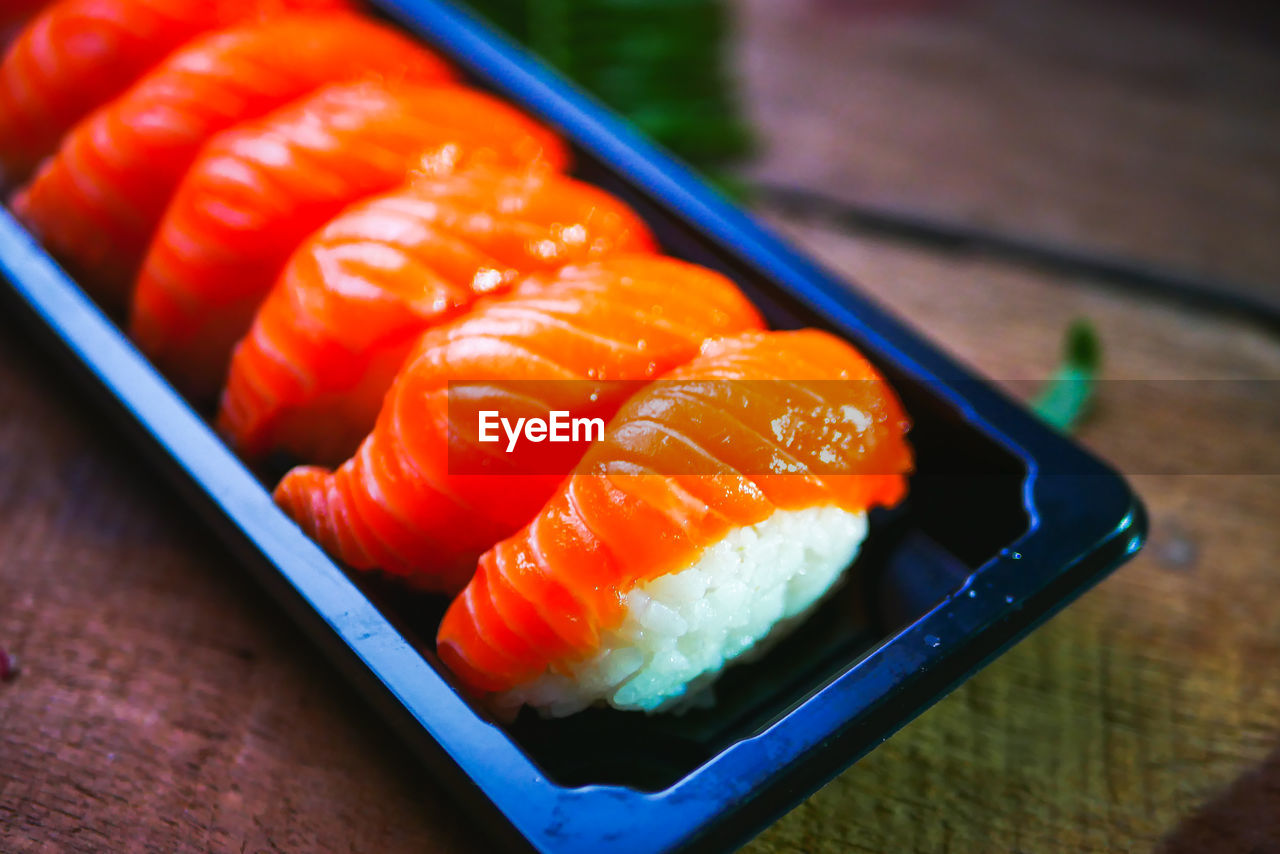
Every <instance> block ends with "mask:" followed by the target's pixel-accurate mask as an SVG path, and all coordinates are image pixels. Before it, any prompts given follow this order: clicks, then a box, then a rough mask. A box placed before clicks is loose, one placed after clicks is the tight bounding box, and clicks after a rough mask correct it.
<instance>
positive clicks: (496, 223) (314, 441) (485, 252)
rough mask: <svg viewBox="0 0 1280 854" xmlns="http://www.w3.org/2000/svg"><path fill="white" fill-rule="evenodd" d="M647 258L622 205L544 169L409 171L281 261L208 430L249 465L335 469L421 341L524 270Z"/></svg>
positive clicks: (640, 230) (634, 219) (646, 238)
mask: <svg viewBox="0 0 1280 854" xmlns="http://www.w3.org/2000/svg"><path fill="white" fill-rule="evenodd" d="M652 248H653V241H652V238H651V237H650V235H649V231H648V229H647V228H646V227H645V225H644V223H643V221H641V220H640V218H639V217H638V216H636V214H635V213H634V212H632V211H631V210H630V209H629V208H628V207H627V206H626V205H624V204H623V203H622V202H620V201H618V200H617V199H615V198H614V197H613V196H611V195H609V194H608V193H606V192H604V191H603V190H600V189H597V188H595V187H592V186H590V185H588V184H583V183H581V182H579V181H575V180H573V179H570V178H567V177H565V176H563V175H560V174H558V173H556V172H554V171H552V170H551V169H548V168H546V167H545V166H534V167H531V168H529V169H526V170H517V171H510V170H507V169H501V168H497V167H495V166H493V165H492V164H488V163H479V164H470V165H467V166H465V167H463V168H453V167H452V166H451V165H445V166H444V167H443V168H441V169H440V170H439V171H438V173H436V174H423V175H422V176H419V177H417V178H415V180H414V181H413V182H412V183H410V184H408V185H406V186H405V187H402V188H399V189H397V190H394V191H392V192H391V193H388V194H386V195H384V196H380V197H377V198H374V199H372V200H370V201H367V202H363V203H360V204H357V205H356V206H354V207H352V208H351V209H349V210H347V211H345V212H344V213H343V214H341V215H340V216H338V217H337V218H336V219H334V220H333V221H332V222H330V223H329V224H328V225H326V226H325V227H324V228H323V229H322V230H321V231H319V232H317V233H316V234H315V235H313V236H312V237H310V238H308V239H307V242H306V243H304V244H303V245H302V247H301V248H300V249H299V250H298V251H297V252H296V253H294V255H293V257H292V258H291V259H290V261H289V263H288V265H287V266H286V267H285V270H284V272H283V273H282V274H281V276H280V279H279V281H277V283H276V285H275V287H274V288H273V289H272V291H271V294H270V295H269V296H268V297H267V300H266V302H264V303H263V304H262V307H261V308H260V309H259V310H258V314H257V318H256V319H255V321H254V324H253V328H252V329H251V330H250V331H249V334H248V335H247V336H245V338H244V340H242V341H241V342H240V344H239V345H238V346H237V348H236V351H235V355H234V356H233V358H232V360H231V370H230V373H229V375H228V379H227V387H226V390H225V391H224V393H223V396H222V406H221V408H220V410H219V415H218V426H219V428H220V429H221V431H222V434H223V435H224V436H226V437H227V438H228V440H229V441H230V443H231V444H232V446H233V447H235V448H236V450H237V451H239V452H240V453H241V454H242V455H244V456H246V457H249V458H251V459H252V458H257V457H261V456H262V455H263V454H266V453H268V452H271V451H279V450H283V451H285V452H287V453H288V454H289V455H290V456H291V457H293V458H294V459H295V460H296V461H299V462H315V463H323V464H336V463H338V462H341V461H342V460H344V459H346V458H347V457H349V456H350V455H351V454H352V453H353V452H354V451H355V449H356V447H357V446H358V445H359V443H360V440H361V439H363V438H364V436H365V435H366V434H368V432H369V431H370V430H371V429H372V428H373V423H374V420H375V419H376V417H377V414H378V407H379V406H380V405H381V402H382V396H383V394H385V392H386V390H387V388H389V387H390V385H391V381H392V379H393V378H394V376H395V371H396V369H397V368H399V366H400V363H401V362H403V361H404V358H405V356H407V355H408V353H409V350H410V348H411V347H412V345H413V342H414V341H415V340H416V339H417V337H418V336H419V335H420V334H421V333H422V332H423V331H425V330H426V329H428V328H430V327H432V326H434V325H437V324H439V323H442V322H444V321H445V320H447V319H449V318H451V317H453V316H455V315H457V314H459V313H461V312H463V311H464V310H466V309H467V308H468V307H470V306H471V304H472V303H473V302H475V300H477V299H478V298H480V297H482V296H485V295H494V294H498V293H500V292H502V291H504V290H506V289H508V288H510V287H511V286H512V284H513V283H514V282H515V281H516V280H517V279H518V278H520V277H522V276H524V275H526V274H530V273H535V272H538V271H549V270H553V269H555V268H557V267H560V266H563V265H565V264H569V263H581V262H585V261H590V260H593V259H596V258H603V257H605V256H608V255H610V254H613V253H617V252H643V251H648V250H651V249H652ZM353 283H358V287H355V286H353Z"/></svg>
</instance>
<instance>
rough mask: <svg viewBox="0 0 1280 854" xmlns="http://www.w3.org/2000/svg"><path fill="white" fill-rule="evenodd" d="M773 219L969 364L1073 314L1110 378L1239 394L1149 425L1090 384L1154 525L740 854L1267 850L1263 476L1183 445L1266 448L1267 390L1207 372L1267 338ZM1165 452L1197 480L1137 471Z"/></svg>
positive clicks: (1101, 427) (1263, 367) (1025, 372)
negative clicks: (1095, 577)
mask: <svg viewBox="0 0 1280 854" xmlns="http://www.w3.org/2000/svg"><path fill="white" fill-rule="evenodd" d="M783 225H784V228H785V230H786V231H788V232H790V233H791V234H792V236H793V237H794V238H796V239H797V240H798V241H799V242H800V243H802V244H803V245H805V246H806V247H808V248H810V249H811V250H813V251H814V252H816V253H817V254H818V255H819V256H821V257H822V258H824V259H825V260H826V261H827V262H828V263H829V264H831V265H832V266H834V267H835V268H837V269H839V270H841V271H843V272H845V273H847V274H849V275H851V276H854V277H857V278H858V280H859V281H860V283H861V284H862V286H863V288H864V289H865V290H868V291H870V292H871V293H872V294H874V295H875V296H877V297H879V298H880V299H881V300H882V301H883V302H885V303H886V304H888V305H889V306H890V307H892V308H894V309H895V310H897V311H898V312H899V313H901V314H904V315H906V316H909V317H911V318H912V319H913V321H914V322H915V324H916V325H918V326H919V327H921V328H922V329H923V330H924V331H925V332H926V333H927V334H929V335H931V336H933V337H934V338H935V339H937V340H939V341H940V342H942V343H943V344H944V345H946V346H948V347H949V348H950V349H951V350H952V351H953V352H955V353H957V354H959V355H960V356H961V357H963V358H964V359H965V360H966V361H968V362H969V363H970V364H972V365H974V366H975V367H977V368H978V369H979V370H981V371H983V372H984V373H986V374H988V375H990V376H993V377H997V378H1025V377H1033V376H1044V375H1046V374H1047V372H1048V371H1049V370H1050V368H1051V365H1052V363H1053V361H1054V359H1055V357H1056V350H1057V337H1058V336H1059V335H1060V334H1061V331H1062V328H1063V327H1064V326H1065V322H1066V320H1067V319H1069V318H1071V317H1074V316H1081V315H1083V316H1087V317H1090V318H1092V319H1093V320H1094V322H1095V323H1096V324H1097V326H1098V328H1099V332H1100V334H1101V337H1102V340H1103V342H1104V346H1105V347H1106V353H1107V355H1106V358H1107V365H1108V370H1107V374H1108V376H1111V377H1125V378H1126V379H1128V380H1135V379H1157V380H1161V381H1168V380H1170V379H1177V380H1197V381H1199V382H1197V383H1195V384H1193V385H1190V386H1189V387H1188V389H1186V390H1184V391H1183V393H1186V394H1195V392H1196V390H1197V389H1202V390H1205V391H1209V392H1212V391H1215V390H1222V389H1227V390H1228V391H1229V390H1232V389H1235V390H1238V391H1240V392H1241V394H1240V395H1239V396H1234V395H1233V394H1231V393H1224V394H1219V395H1217V396H1216V397H1215V407H1205V408H1203V409H1197V408H1195V407H1192V408H1191V410H1190V411H1188V412H1185V413H1184V415H1183V417H1182V418H1181V419H1180V421H1179V423H1178V425H1177V429H1176V430H1173V431H1170V430H1168V425H1169V423H1170V418H1169V417H1168V413H1167V412H1164V411H1162V410H1161V408H1160V404H1159V401H1158V400H1157V401H1156V402H1155V403H1154V404H1153V403H1152V402H1151V401H1145V400H1143V401H1134V400H1131V399H1130V398H1129V397H1128V396H1127V395H1123V394H1122V395H1117V394H1116V393H1123V392H1127V391H1128V390H1131V389H1132V388H1134V387H1135V385H1136V384H1135V383H1132V382H1121V383H1115V384H1112V383H1103V384H1102V387H1101V396H1100V399H1099V402H1098V409H1097V411H1096V413H1095V415H1094V417H1093V418H1092V419H1091V420H1089V421H1088V422H1087V423H1086V425H1085V426H1084V428H1083V430H1082V438H1083V439H1084V441H1085V442H1086V443H1088V444H1091V445H1093V446H1095V447H1096V448H1099V449H1103V450H1104V453H1105V455H1106V456H1108V457H1110V458H1111V459H1112V460H1113V461H1114V462H1115V463H1117V464H1118V465H1119V466H1121V467H1122V468H1123V469H1125V470H1127V471H1128V472H1130V473H1131V478H1132V480H1133V482H1134V485H1135V487H1136V488H1137V490H1138V492H1139V494H1141V495H1142V497H1143V499H1144V500H1145V501H1146V503H1147V506H1148V509H1149V511H1150V513H1151V516H1152V538H1151V541H1150V543H1149V545H1148V546H1147V548H1146V550H1145V551H1144V552H1142V553H1141V554H1140V555H1139V556H1138V558H1137V559H1136V560H1135V561H1133V562H1132V563H1130V564H1128V565H1126V566H1125V567H1124V568H1122V569H1121V570H1119V571H1118V572H1117V573H1115V574H1114V575H1113V576H1111V577H1110V578H1108V579H1107V580H1106V581H1104V582H1103V583H1102V584H1101V585H1100V586H1099V587H1098V588H1096V589H1095V590H1093V591H1091V592H1089V593H1087V594H1085V595H1084V596H1083V597H1082V598H1081V599H1080V600H1079V601H1078V602H1077V603H1076V604H1074V605H1073V606H1071V607H1070V608H1068V609H1067V610H1066V611H1065V612H1063V613H1062V614H1060V615H1059V616H1057V617H1056V618H1054V619H1053V620H1052V621H1050V622H1049V623H1048V624H1047V625H1046V626H1044V627H1043V628H1042V629H1040V630H1039V631H1037V632H1036V633H1035V634H1033V635H1032V636H1031V637H1030V638H1028V639H1027V640H1026V641H1024V642H1023V643H1022V644H1020V645H1019V646H1017V647H1015V648H1014V649H1013V650H1011V651H1010V652H1008V653H1007V654H1006V655H1004V656H1003V657H1002V658H1000V659H999V660H997V661H996V662H995V663H994V664H992V665H991V666H989V667H988V668H987V669H986V670H984V671H982V672H981V673H979V674H978V675H977V676H976V677H975V678H974V679H972V680H971V681H970V682H968V683H966V684H965V685H964V686H962V687H961V688H960V689H959V690H957V691H956V692H955V693H953V694H952V695H950V696H949V697H947V698H946V699H944V700H943V701H942V702H941V703H939V704H938V705H937V706H936V707H934V708H933V709H932V710H930V711H928V712H926V713H925V714H924V715H923V716H922V717H921V718H920V719H918V720H917V721H916V722H914V723H913V724H911V725H909V726H908V727H907V728H905V729H904V730H903V731H902V732H901V733H899V734H898V735H897V736H895V737H894V738H893V739H891V740H890V741H889V742H888V743H887V744H885V745H883V746H882V747H880V748H879V749H878V750H876V751H875V752H874V753H872V754H871V755H869V756H868V757H867V758H865V759H864V760H862V761H861V762H860V763H859V764H857V765H855V766H854V767H853V768H851V769H850V770H849V771H847V772H846V773H845V774H843V775H842V776H840V777H839V778H837V779H836V780H835V781H834V782H832V783H831V784H830V785H828V786H827V787H826V788H825V789H823V790H822V791H821V792H819V793H818V794H817V795H815V796H814V797H813V798H811V799H810V800H809V801H808V802H806V803H805V804H804V805H803V806H801V807H800V808H799V809H797V810H796V811H795V812H793V813H792V814H791V815H789V816H787V817H786V818H785V819H784V820H783V821H781V822H780V823H779V824H777V825H776V826H775V827H773V828H772V829H770V830H769V831H767V832H766V833H765V834H764V835H763V836H762V837H761V838H760V839H759V840H757V842H756V843H754V845H753V846H752V849H751V850H753V851H758V852H784V851H786V852H791V851H814V850H821V851H839V850H855V851H919V852H925V851H943V850H950V851H973V852H983V851H1064V850H1071V851H1098V852H1104V851H1128V850H1150V849H1151V848H1152V847H1155V846H1158V845H1164V846H1167V848H1168V850H1171V851H1179V852H1181V851H1231V852H1269V851H1274V850H1277V846H1280V825H1278V824H1277V821H1276V818H1275V817H1276V816H1277V815H1280V683H1278V682H1277V679H1276V678H1275V677H1276V676H1277V673H1278V671H1280V607H1278V606H1277V602H1280V577H1277V576H1276V574H1275V572H1274V567H1275V562H1276V559H1277V557H1278V556H1280V530H1278V529H1277V526H1276V525H1275V521H1274V520H1275V519H1276V518H1277V515H1278V514H1280V474H1278V473H1277V469H1276V468H1274V467H1272V468H1271V469H1270V474H1254V475H1241V474H1237V475H1221V474H1214V472H1215V471H1217V470H1220V469H1219V468H1216V466H1218V465H1219V464H1220V463H1219V461H1216V460H1213V459H1209V460H1204V459H1203V457H1202V456H1201V454H1202V445H1203V438H1204V437H1209V439H1210V441H1211V443H1221V444H1227V445H1231V446H1234V447H1237V448H1240V449H1244V450H1245V451H1250V450H1251V451H1252V452H1253V453H1255V454H1258V455H1259V456H1262V455H1266V454H1271V456H1270V459H1272V460H1274V459H1275V456H1274V454H1273V453H1271V452H1270V448H1271V447H1273V446H1274V444H1275V442H1276V432H1275V428H1276V426H1277V425H1280V396H1277V397H1273V398H1272V399H1271V401H1270V402H1269V407H1270V408H1269V411H1270V413H1271V416H1272V417H1271V421H1270V424H1269V425H1268V426H1269V428H1270V429H1267V428H1264V427H1259V426H1248V425H1251V424H1256V421H1255V420H1245V419H1243V418H1242V417H1241V414H1242V413H1249V414H1250V415H1249V418H1250V419H1252V418H1253V416H1254V414H1256V413H1257V412H1258V410H1259V405H1260V401H1258V400H1257V399H1255V398H1253V397H1250V396H1247V395H1246V394H1244V391H1245V390H1247V389H1251V388H1252V389H1255V390H1256V389H1264V388H1266V386H1265V385H1263V384H1262V383H1261V382H1255V383H1253V384H1236V383H1229V382H1223V383H1222V384H1221V385H1219V384H1217V383H1206V382H1204V381H1205V380H1210V379H1212V380H1229V379H1247V380H1251V381H1263V380H1266V381H1270V382H1272V383H1275V382H1276V381H1277V380H1280V342H1277V341H1275V340H1274V339H1268V338H1266V337H1264V336H1262V335H1260V334H1256V333H1253V332H1250V331H1247V330H1243V329H1239V328H1236V327H1234V326H1233V325H1231V324H1227V323H1220V322H1216V321H1213V320H1210V319H1206V318H1196V317H1188V316H1185V315H1184V314H1182V313H1180V312H1178V311H1176V310H1170V309H1165V308H1161V307H1159V306H1153V305H1151V304H1149V303H1147V302H1143V301H1138V300H1134V299H1129V298H1124V297H1120V296H1116V295H1114V294H1111V293H1107V292H1099V291H1094V290H1091V289H1089V288H1087V287H1081V286H1080V284H1079V283H1073V282H1066V281H1062V280H1058V279H1054V278H1051V277H1046V276H1037V275H1030V274H1027V273H1026V272H1024V271H1021V270H1018V269H1016V268H1012V267H1006V266H1002V265H1000V264H997V263H993V262H990V261H987V260H983V259H976V258H967V257H964V256H928V255H922V254H920V253H918V252H915V251H912V250H909V249H904V248H903V247H901V246H895V245H889V244H883V243H871V242H865V241H853V240H850V239H849V238H848V237H847V236H844V235H839V234H833V233H830V232H827V231H823V230H821V229H816V228H814V227H812V226H804V225H797V224H794V223H792V224H783ZM1010 385H1011V387H1012V388H1013V389H1016V390H1017V391H1020V392H1021V391H1023V390H1025V389H1026V387H1027V386H1026V384H1025V383H1012V384H1010ZM1152 387H1153V388H1155V389H1157V390H1159V389H1161V388H1166V387H1168V386H1166V383H1165V382H1159V383H1153V384H1152ZM1172 387H1173V388H1174V389H1175V390H1177V389H1178V386H1177V385H1174V386H1172ZM1276 388H1280V385H1276ZM1242 424H1243V425H1245V426H1244V427H1242ZM1156 425H1161V429H1155V426H1156ZM1165 460H1180V461H1183V462H1186V463H1187V464H1188V465H1189V466H1190V465H1192V462H1191V461H1192V460H1198V462H1196V463H1195V465H1197V466H1199V465H1201V463H1203V467H1198V468H1195V469H1194V470H1195V471H1199V472H1203V473H1200V474H1186V475H1177V476H1171V475H1153V474H1144V473H1143V472H1144V471H1151V470H1153V469H1154V468H1155V467H1156V465H1155V464H1157V463H1161V462H1163V461H1165ZM1188 470H1192V469H1188Z"/></svg>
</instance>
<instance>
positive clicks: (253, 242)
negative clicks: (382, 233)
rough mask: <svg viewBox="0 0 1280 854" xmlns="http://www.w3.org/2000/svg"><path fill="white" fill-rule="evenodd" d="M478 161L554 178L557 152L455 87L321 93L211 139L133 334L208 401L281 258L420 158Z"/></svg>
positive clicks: (185, 183)
mask: <svg viewBox="0 0 1280 854" xmlns="http://www.w3.org/2000/svg"><path fill="white" fill-rule="evenodd" d="M465 152H482V153H481V154H478V155H476V156H477V159H482V158H483V157H492V158H493V159H494V162H495V163H498V164H500V165H504V166H512V167H525V166H528V165H529V164H531V163H536V162H544V163H546V164H547V165H548V166H550V167H552V168H560V167H562V166H563V165H564V164H565V162H566V159H567V154H566V150H565V147H564V145H563V144H562V143H561V142H560V141H559V139H557V138H556V137H555V136H554V135H553V134H552V133H551V132H550V131H548V130H546V129H545V128H543V127H542V126H541V125H538V124H537V123H535V122H534V121H533V120H532V119H529V118H527V117H525V116H524V115H523V114H521V113H520V112H519V111H518V110H516V109H515V108H514V107H511V106H508V105H506V104H504V103H502V102H501V101H498V100H497V99H495V98H492V97H490V96H488V95H484V94H482V93H480V92H477V91H475V90H472V89H468V88H464V87H461V86H427V85H421V84H413V83H391V82H375V81H361V82H357V83H345V84H333V85H330V86H326V87H324V88H322V89H320V90H318V91H317V92H315V93H313V94H312V95H310V96H308V97H306V98H303V99H302V100H300V101H295V102H294V103H292V104H290V105H288V106H286V107H282V108H281V109H279V110H276V111H275V112H273V113H269V114H268V115H266V116H264V117H263V118H261V119H259V120H257V121H253V122H247V123H245V124H242V125H238V126H237V127H235V128H232V129H230V130H227V131H223V132H222V133H221V134H219V135H218V136H216V137H214V138H213V139H212V140H211V141H210V142H209V143H208V144H207V145H206V146H205V147H204V148H203V149H202V150H201V152H200V155H199V156H198V157H197V159H196V162H195V163H194V164H193V165H192V166H191V169H190V170H189V171H188V172H187V174H186V176H185V177H184V178H183V180H182V183H181V184H180V185H179V187H178V189H177V190H176V191H175V193H174V196H173V201H172V202H171V203H170V205H169V207H168V209H167V210H166V212H165V215H164V217H163V218H162V220H161V222H160V225H159V226H158V228H157V230H156V234H155V237H154V239H153V240H152V243H151V247H150V249H149V250H148V253H147V257H146V258H145V259H144V261H143V264H142V268H141V271H140V272H139V274H138V281H137V284H136V286H135V289H134V294H133V304H132V316H131V318H130V332H131V334H132V336H133V338H134V340H135V341H136V342H137V344H138V346H139V347H140V348H141V349H142V350H143V351H144V352H145V353H146V354H147V355H148V356H150V357H151V358H152V360H153V361H155V362H156V363H157V364H158V365H159V366H160V368H161V369H162V370H163V371H165V372H166V373H167V374H168V376H169V378H170V379H172V380H173V381H174V382H175V383H177V385H178V386H179V387H180V388H181V389H182V390H183V391H185V392H186V393H188V394H189V395H191V396H192V397H194V398H196V399H198V400H211V399H213V398H214V396H215V395H216V394H217V392H218V389H219V387H220V386H221V385H222V381H223V380H224V378H225V377H226V371H227V365H228V362H229V361H230V358H231V351H232V349H233V348H234V347H235V344H236V342H237V341H238V340H239V339H240V338H241V337H243V336H244V334H245V333H246V332H248V330H249V327H250V326H251V325H252V323H253V316H254V312H255V311H256V309H257V307H258V304H259V303H260V302H261V301H262V300H263V299H264V298H265V297H266V295H267V293H268V292H269V291H270V290H271V285H272V283H273V282H274V281H275V279H276V277H277V276H278V275H279V273H280V271H281V270H282V268H283V267H284V264H285V262H286V261H287V260H288V258H289V256H290V255H291V254H292V253H293V251H294V250H295V249H296V248H297V247H298V245H299V244H301V242H302V241H303V239H304V238H306V237H307V235H309V234H310V233H311V232H313V231H315V230H316V229H318V228H319V227H320V226H322V225H324V224H325V223H326V222H327V221H328V220H330V219H331V218H333V217H334V216H335V215H337V214H338V213H339V212H340V211H341V210H342V209H343V208H345V207H346V206H347V205H349V204H351V203H353V202H356V201H359V200H360V199H363V198H365V197H367V196H370V195H373V194H375V193H382V192H386V191H387V190H391V189H393V188H395V187H396V186H398V185H400V184H401V183H403V182H404V181H405V179H406V178H407V176H408V175H409V173H410V172H411V171H412V170H414V169H415V168H416V167H420V166H421V164H422V163H423V162H424V158H426V157H427V156H428V155H430V158H435V159H439V158H444V159H445V160H446V161H447V160H451V159H456V158H458V157H460V156H462V154H463V153H465Z"/></svg>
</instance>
